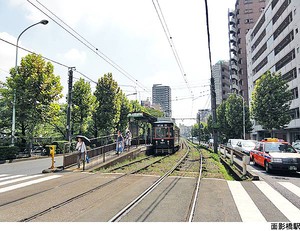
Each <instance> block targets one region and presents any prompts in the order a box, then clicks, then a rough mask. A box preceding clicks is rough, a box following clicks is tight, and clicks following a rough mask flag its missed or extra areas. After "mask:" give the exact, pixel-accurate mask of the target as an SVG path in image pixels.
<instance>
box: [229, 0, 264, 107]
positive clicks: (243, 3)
mask: <svg viewBox="0 0 300 231" xmlns="http://www.w3.org/2000/svg"><path fill="white" fill-rule="evenodd" d="M267 2H268V0H237V1H236V3H235V9H234V10H228V30H229V54H230V55H229V56H230V62H229V67H230V68H229V69H230V76H231V91H232V92H233V93H236V94H240V95H241V96H243V97H244V99H245V101H246V102H248V98H249V95H248V80H247V56H246V54H247V53H246V34H247V33H248V31H249V30H250V29H252V28H253V26H254V24H255V23H256V22H257V20H258V18H259V17H260V15H261V13H262V12H263V10H264V8H265V6H266V3H267Z"/></svg>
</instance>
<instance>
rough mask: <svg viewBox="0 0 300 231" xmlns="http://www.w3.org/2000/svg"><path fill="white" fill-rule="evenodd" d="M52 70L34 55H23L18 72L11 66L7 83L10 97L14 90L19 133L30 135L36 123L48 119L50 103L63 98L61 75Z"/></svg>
mask: <svg viewBox="0 0 300 231" xmlns="http://www.w3.org/2000/svg"><path fill="white" fill-rule="evenodd" d="M53 70H54V68H53V65H52V64H51V63H50V62H47V63H46V62H45V60H43V59H42V57H41V55H36V54H29V55H27V56H25V57H24V58H22V61H21V66H19V67H18V73H16V72H15V70H14V69H11V77H8V78H7V83H6V85H7V88H8V92H9V93H10V95H11V96H10V98H11V99H12V95H13V92H14V90H15V91H16V122H17V123H16V128H17V129H19V130H21V134H22V136H26V135H27V133H29V134H30V135H33V133H34V129H35V128H36V126H37V125H38V124H39V123H42V122H45V121H48V120H49V119H50V118H49V117H48V115H49V111H50V110H52V109H51V104H52V103H53V102H56V101H58V100H59V99H60V98H61V97H62V86H61V84H60V77H59V76H55V75H54V73H53Z"/></svg>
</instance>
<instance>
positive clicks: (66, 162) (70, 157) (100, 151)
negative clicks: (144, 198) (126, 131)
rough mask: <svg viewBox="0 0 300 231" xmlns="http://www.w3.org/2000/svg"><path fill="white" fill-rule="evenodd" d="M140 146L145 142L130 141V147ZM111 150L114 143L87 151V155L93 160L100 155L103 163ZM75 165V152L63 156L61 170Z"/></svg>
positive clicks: (113, 148)
mask: <svg viewBox="0 0 300 231" xmlns="http://www.w3.org/2000/svg"><path fill="white" fill-rule="evenodd" d="M140 144H145V140H142V139H138V140H137V138H133V139H132V141H131V146H133V145H136V146H138V145H140ZM113 150H116V142H114V143H111V144H107V145H103V146H100V147H96V148H93V149H91V150H88V151H87V155H88V157H89V158H93V157H95V156H101V155H102V156H103V162H105V154H106V153H107V152H110V151H113ZM76 163H77V152H71V153H66V154H64V157H63V168H68V167H71V166H74V165H76Z"/></svg>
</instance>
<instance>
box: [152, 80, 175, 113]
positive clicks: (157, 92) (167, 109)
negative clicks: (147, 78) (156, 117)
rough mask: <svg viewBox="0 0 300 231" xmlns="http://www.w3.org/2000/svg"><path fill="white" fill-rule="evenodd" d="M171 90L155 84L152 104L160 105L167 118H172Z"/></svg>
mask: <svg viewBox="0 0 300 231" xmlns="http://www.w3.org/2000/svg"><path fill="white" fill-rule="evenodd" d="M171 102H172V101H171V88H170V87H169V86H164V85H162V84H153V87H152V104H153V105H160V106H161V109H162V111H163V112H164V116H165V117H172V104H171Z"/></svg>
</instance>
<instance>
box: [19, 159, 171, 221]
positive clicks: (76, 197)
mask: <svg viewBox="0 0 300 231" xmlns="http://www.w3.org/2000/svg"><path fill="white" fill-rule="evenodd" d="M166 157H168V156H164V157H162V158H160V159H158V160H156V161H153V162H152V163H150V164H148V165H146V166H143V167H142V168H139V169H137V170H134V171H131V172H129V173H126V174H124V175H121V176H119V177H117V178H114V179H112V180H110V181H108V182H106V183H104V184H101V185H98V186H97V187H94V188H92V189H89V190H87V191H85V192H83V193H80V194H78V195H76V196H73V197H71V198H69V199H68V200H65V201H63V202H60V203H58V204H56V205H53V206H51V207H49V208H48V209H45V210H43V211H41V212H39V213H36V214H34V215H32V216H30V217H27V218H23V219H21V220H19V222H29V221H32V220H34V219H36V218H37V217H40V216H43V215H44V214H47V213H49V212H52V211H53V210H55V209H58V208H60V207H62V206H64V205H67V204H69V203H71V202H73V201H75V200H77V199H79V198H82V197H84V196H86V195H88V194H90V193H93V192H94V191H96V190H98V189H100V188H103V187H105V186H107V185H109V184H111V183H113V182H115V181H117V180H119V179H121V178H123V177H125V176H129V175H131V174H135V173H138V172H140V171H142V170H144V169H146V168H148V167H150V166H151V165H153V164H155V163H157V162H159V161H161V160H163V159H164V158H166Z"/></svg>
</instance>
